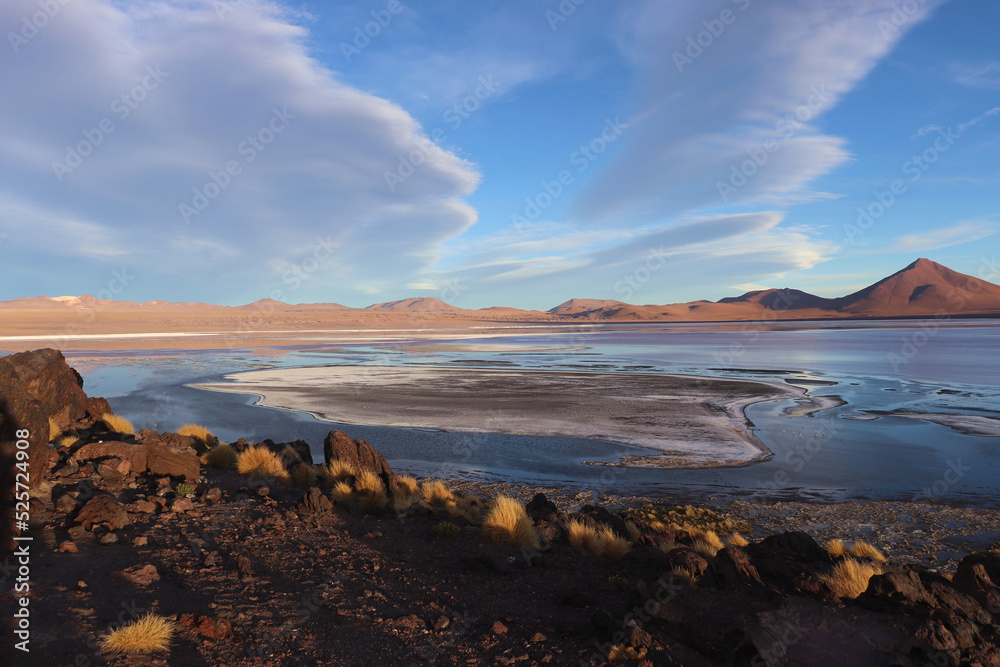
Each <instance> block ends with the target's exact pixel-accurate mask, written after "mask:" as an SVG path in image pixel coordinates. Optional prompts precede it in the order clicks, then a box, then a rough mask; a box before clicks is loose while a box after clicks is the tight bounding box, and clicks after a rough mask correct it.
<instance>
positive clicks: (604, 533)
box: [597, 525, 632, 560]
mask: <svg viewBox="0 0 1000 667" xmlns="http://www.w3.org/2000/svg"><path fill="white" fill-rule="evenodd" d="M597 537H598V538H599V539H600V545H601V546H600V549H601V550H600V556H601V558H608V559H611V560H618V559H619V558H621V557H623V556H624V555H625V554H627V553H628V552H629V549H631V548H632V543H631V542H629V541H628V540H626V539H625V538H624V537H620V536H619V535H618V534H617V533H616V532H615V531H614V530H612V529H611V526H607V525H605V526H601V527H600V529H599V530H598V531H597Z"/></svg>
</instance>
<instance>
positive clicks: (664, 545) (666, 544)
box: [657, 540, 684, 554]
mask: <svg viewBox="0 0 1000 667" xmlns="http://www.w3.org/2000/svg"><path fill="white" fill-rule="evenodd" d="M657 546H659V547H660V551H662V552H663V553H665V554H668V553H670V552H671V551H673V550H674V549H680V548H681V547H682V546H684V545H683V544H678V543H677V542H674V541H672V540H663V541H662V542H660V543H659V544H658V545H657Z"/></svg>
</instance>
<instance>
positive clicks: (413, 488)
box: [396, 475, 420, 496]
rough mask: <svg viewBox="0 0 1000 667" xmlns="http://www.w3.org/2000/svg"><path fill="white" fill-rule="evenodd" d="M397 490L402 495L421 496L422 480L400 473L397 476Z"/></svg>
mask: <svg viewBox="0 0 1000 667" xmlns="http://www.w3.org/2000/svg"><path fill="white" fill-rule="evenodd" d="M396 490H397V491H398V492H399V494H400V495H407V496H419V495H420V482H418V481H417V478H416V477H413V476H411V475H399V476H398V477H396Z"/></svg>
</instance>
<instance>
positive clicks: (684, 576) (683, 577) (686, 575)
mask: <svg viewBox="0 0 1000 667" xmlns="http://www.w3.org/2000/svg"><path fill="white" fill-rule="evenodd" d="M670 577H671V578H672V579H675V580H677V581H679V582H681V583H682V584H685V585H687V587H688V588H697V587H698V579H699V577H698V575H696V574H695V573H694V572H692V571H691V570H689V569H687V568H686V567H680V566H674V567H672V568H670Z"/></svg>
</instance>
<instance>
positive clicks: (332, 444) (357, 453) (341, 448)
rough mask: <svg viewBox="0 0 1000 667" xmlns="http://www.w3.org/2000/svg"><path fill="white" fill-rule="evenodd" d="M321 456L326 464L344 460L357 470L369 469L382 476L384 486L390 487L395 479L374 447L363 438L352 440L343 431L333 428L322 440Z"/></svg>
mask: <svg viewBox="0 0 1000 667" xmlns="http://www.w3.org/2000/svg"><path fill="white" fill-rule="evenodd" d="M323 458H324V459H325V460H326V463H327V465H329V464H330V461H334V460H340V461H346V462H348V463H350V464H351V465H352V466H354V469H355V470H356V471H358V472H361V471H362V470H371V471H372V472H375V473H377V474H379V475H381V476H382V479H383V480H384V481H385V483H386V488H392V485H393V484H394V483H395V481H396V473H394V472H393V471H392V468H390V467H389V462H388V461H386V460H385V457H384V456H382V455H381V454H380V453H379V452H378V451H377V450H376V449H375V448H374V447H372V446H371V445H370V444H368V443H367V442H365V441H364V440H354V439H352V438H351V436H349V435H347V434H346V433H344V432H343V431H338V430H336V429H334V430H333V431H330V433H329V434H327V436H326V438H324V440H323Z"/></svg>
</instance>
